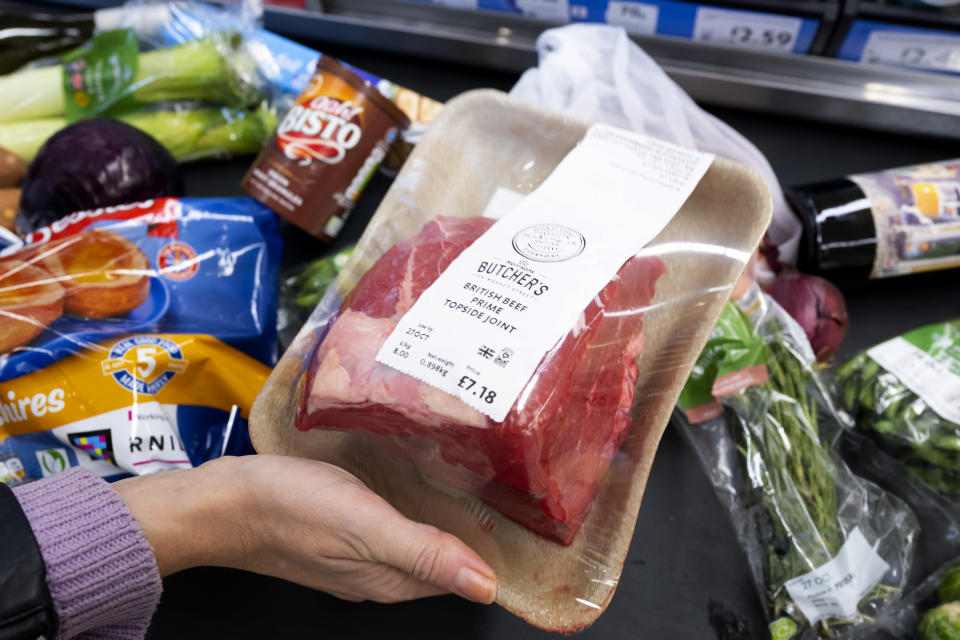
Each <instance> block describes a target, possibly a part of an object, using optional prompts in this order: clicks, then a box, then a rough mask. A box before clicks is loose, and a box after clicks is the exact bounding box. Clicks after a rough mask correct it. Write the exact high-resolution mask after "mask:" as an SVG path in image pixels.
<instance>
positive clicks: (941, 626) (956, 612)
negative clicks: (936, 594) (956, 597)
mask: <svg viewBox="0 0 960 640" xmlns="http://www.w3.org/2000/svg"><path fill="white" fill-rule="evenodd" d="M918 631H919V632H920V640H960V602H948V603H946V604H942V605H940V606H939V607H935V608H933V609H930V610H929V611H927V613H926V614H924V616H923V620H921V621H920V627H919V629H918Z"/></svg>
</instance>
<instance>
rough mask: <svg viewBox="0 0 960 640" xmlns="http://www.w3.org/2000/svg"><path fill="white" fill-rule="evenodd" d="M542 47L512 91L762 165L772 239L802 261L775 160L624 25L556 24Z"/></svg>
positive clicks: (787, 257) (790, 258) (783, 253)
mask: <svg viewBox="0 0 960 640" xmlns="http://www.w3.org/2000/svg"><path fill="white" fill-rule="evenodd" d="M537 53H538V54H539V56H540V64H539V66H538V67H537V68H534V69H530V70H528V71H526V72H525V73H524V74H523V75H522V76H521V77H520V80H519V81H518V82H517V84H516V85H515V86H514V87H513V89H512V90H511V91H510V95H511V96H513V97H516V98H520V99H521V100H525V101H527V102H531V103H533V104H538V105H540V106H543V107H546V108H548V109H553V110H555V111H559V112H561V113H566V114H569V115H571V116H573V117H575V118H580V119H583V120H586V121H588V122H603V123H606V124H610V125H614V126H617V127H621V128H623V129H630V130H632V131H638V132H641V133H645V134H648V135H651V136H654V137H656V138H660V139H662V140H668V141H670V142H673V143H676V144H679V145H682V146H685V147H690V148H693V149H699V150H701V151H708V152H710V153H714V154H716V155H718V156H723V157H726V158H730V159H732V160H736V161H738V162H742V163H744V164H746V165H747V166H749V167H752V168H754V169H755V170H756V171H758V172H759V173H760V175H762V176H763V178H764V180H765V181H766V183H767V187H768V188H769V189H770V193H771V194H772V196H773V222H772V223H771V225H770V229H769V231H768V234H769V237H770V239H771V240H772V241H773V242H774V243H775V244H776V245H777V247H778V249H779V251H780V258H781V259H782V260H784V261H786V262H791V263H792V262H794V261H795V260H796V254H797V246H798V244H799V242H800V222H799V221H798V220H797V218H796V216H794V214H793V212H792V211H791V210H790V207H789V205H788V204H787V202H786V200H785V199H784V197H783V191H782V189H781V188H780V182H779V181H778V180H777V177H776V175H775V174H774V172H773V169H772V168H771V167H770V163H769V162H767V159H766V158H765V157H764V156H763V154H762V153H761V152H760V151H759V150H758V149H757V148H756V147H755V146H754V145H753V144H752V143H751V142H750V141H748V140H747V139H746V138H744V137H743V136H742V135H740V134H739V133H738V132H737V131H736V130H734V129H733V128H732V127H730V126H729V125H727V124H726V123H725V122H723V121H722V120H719V119H718V118H716V117H715V116H713V115H711V114H709V113H707V112H706V111H704V110H703V109H702V108H700V107H699V106H698V105H697V104H696V103H695V102H694V101H693V100H692V99H691V98H690V96H688V95H687V94H686V93H685V92H684V91H683V89H681V88H680V87H679V86H678V85H677V84H676V83H675V82H674V81H673V80H671V79H670V78H669V77H668V76H667V74H666V73H664V71H663V69H661V68H660V66H659V65H658V64H657V63H656V62H654V60H653V58H651V57H650V56H649V55H647V54H646V53H645V52H644V51H643V50H642V49H641V48H640V47H639V46H638V45H637V44H635V43H634V42H633V41H632V40H630V38H629V36H628V35H627V32H626V31H625V30H624V29H623V28H621V27H613V26H606V25H589V24H574V25H567V26H564V27H559V28H556V29H549V30H547V31H544V32H543V33H542V34H541V35H540V37H539V38H537Z"/></svg>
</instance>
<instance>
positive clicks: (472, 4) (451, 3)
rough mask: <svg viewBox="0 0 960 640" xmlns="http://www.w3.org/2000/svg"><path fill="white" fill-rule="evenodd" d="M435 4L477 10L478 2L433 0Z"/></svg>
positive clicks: (468, 0) (472, 0)
mask: <svg viewBox="0 0 960 640" xmlns="http://www.w3.org/2000/svg"><path fill="white" fill-rule="evenodd" d="M433 3H434V4H439V5H442V6H444V7H455V8H457V9H476V8H477V0H433Z"/></svg>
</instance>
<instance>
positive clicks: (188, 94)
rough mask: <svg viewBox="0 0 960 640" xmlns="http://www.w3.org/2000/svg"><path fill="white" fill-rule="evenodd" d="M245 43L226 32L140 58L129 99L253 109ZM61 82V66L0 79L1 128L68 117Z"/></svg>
mask: <svg viewBox="0 0 960 640" xmlns="http://www.w3.org/2000/svg"><path fill="white" fill-rule="evenodd" d="M241 43H242V38H241V37H240V36H239V35H238V34H236V33H232V32H222V33H216V34H212V35H210V36H207V37H205V38H201V39H198V40H190V41H188V42H185V43H183V44H180V45H177V46H175V47H169V48H166V49H157V50H155V51H149V52H146V53H141V54H140V55H139V57H138V68H137V73H136V76H135V77H134V80H133V83H132V85H131V86H130V93H131V94H132V96H133V98H134V99H135V100H137V101H138V102H141V103H156V102H184V101H200V102H210V103H213V104H219V105H225V106H229V107H234V108H243V107H247V106H250V105H255V104H257V103H258V102H259V101H260V100H261V99H262V96H261V95H260V92H259V90H258V89H257V87H256V86H255V85H254V84H253V82H252V81H251V75H250V73H249V72H250V70H251V69H252V64H253V63H252V61H251V60H250V59H249V56H248V54H247V53H246V52H245V51H244V50H243V49H242V48H241V47H240V44H241ZM62 76H63V66H62V65H55V66H50V67H41V68H35V69H26V70H23V71H18V72H16V73H12V74H9V75H6V76H0V123H6V122H18V121H26V120H29V121H38V120H43V119H46V118H51V117H55V116H62V115H64V113H65V108H64V92H63V81H62ZM0 144H2V141H0Z"/></svg>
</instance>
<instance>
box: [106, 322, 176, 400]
mask: <svg viewBox="0 0 960 640" xmlns="http://www.w3.org/2000/svg"><path fill="white" fill-rule="evenodd" d="M188 364H189V363H188V361H187V360H185V359H184V357H183V352H182V351H181V350H180V345H178V344H177V343H176V342H174V341H173V340H168V339H167V338H161V337H159V336H150V335H141V336H132V337H129V338H125V339H123V340H121V341H120V342H118V343H116V344H115V345H113V347H112V348H111V349H110V355H109V357H108V358H107V359H106V360H103V361H102V362H101V363H100V367H101V369H102V371H103V375H110V376H113V379H114V380H116V382H117V384H119V385H120V386H121V387H123V388H124V389H126V390H128V391H133V392H134V393H138V394H144V395H151V396H152V395H156V393H157V392H158V391H160V390H161V389H163V387H164V386H165V385H166V384H167V383H168V382H170V379H171V378H173V376H175V375H177V374H178V373H183V372H184V371H186V370H187V365H188Z"/></svg>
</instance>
